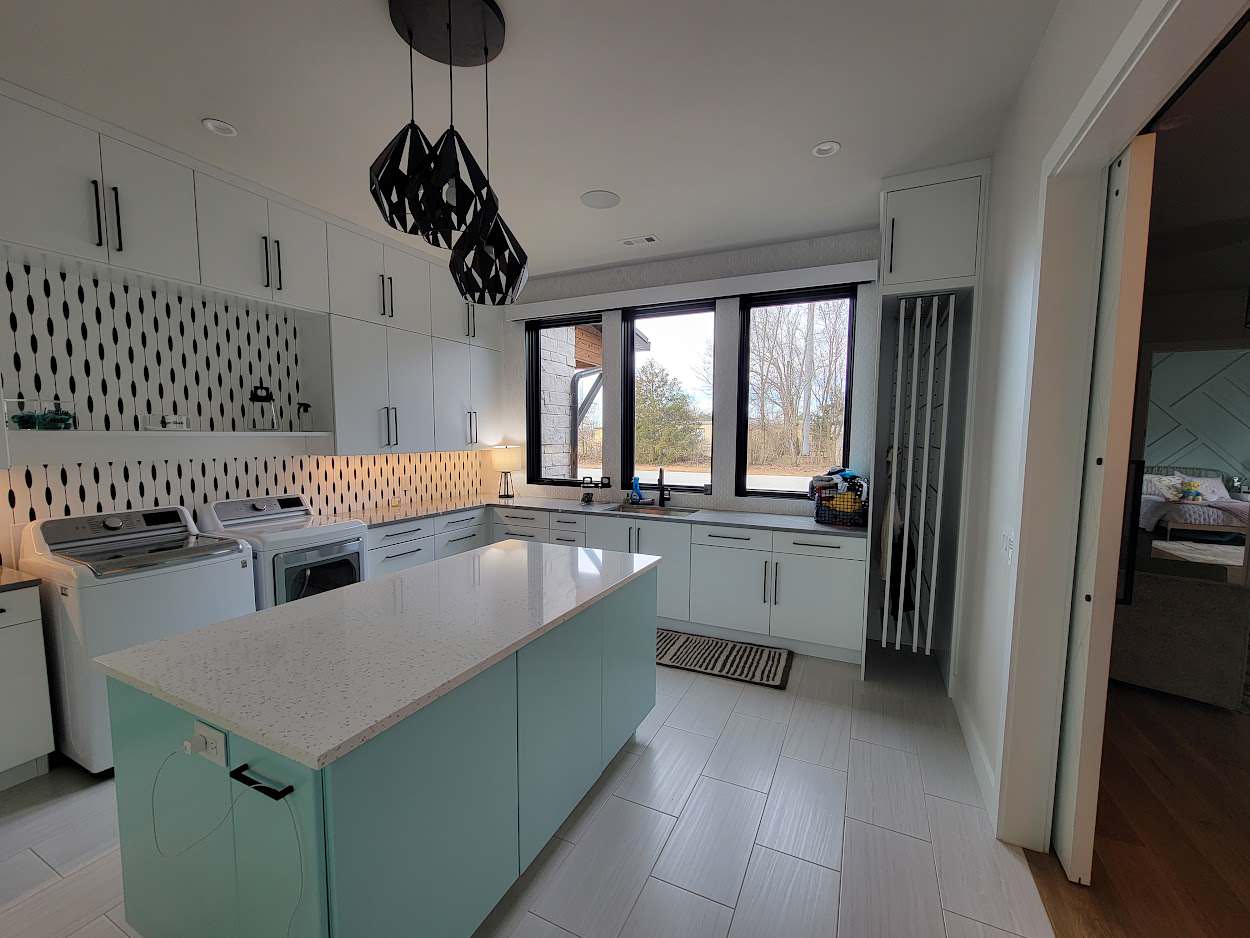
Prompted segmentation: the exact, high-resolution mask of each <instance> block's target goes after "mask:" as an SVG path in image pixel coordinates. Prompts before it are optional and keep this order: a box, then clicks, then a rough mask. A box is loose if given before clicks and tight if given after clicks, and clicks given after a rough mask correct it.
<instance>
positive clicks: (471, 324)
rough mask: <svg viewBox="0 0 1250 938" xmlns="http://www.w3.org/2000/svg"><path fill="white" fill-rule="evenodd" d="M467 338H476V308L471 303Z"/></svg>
mask: <svg viewBox="0 0 1250 938" xmlns="http://www.w3.org/2000/svg"><path fill="white" fill-rule="evenodd" d="M469 337H470V338H472V339H476V338H477V306H476V305H475V304H473V303H470V304H469Z"/></svg>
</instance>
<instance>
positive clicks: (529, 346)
mask: <svg viewBox="0 0 1250 938" xmlns="http://www.w3.org/2000/svg"><path fill="white" fill-rule="evenodd" d="M592 325H593V326H598V327H599V330H600V332H602V331H603V313H601V312H597V313H579V314H578V315H576V316H557V317H553V318H550V319H529V320H526V322H525V439H526V442H527V446H526V448H525V481H526V482H527V483H528V484H529V485H567V486H574V487H577V488H581V486H582V480H581V479H551V478H544V477H543V474H542V465H543V463H542V420H541V417H542V407H541V404H542V402H541V399H540V395H541V393H542V386H541V382H540V381H539V368H540V364H541V362H540V358H539V349H538V333H539V332H541V331H542V330H543V329H553V328H560V327H562V326H592ZM600 393H602V394H603V395H604V396H605V398H606V396H607V387H606V385H604V387H603V389H602V391H601V392H600ZM535 441H537V442H535ZM603 468H604V469H607V468H608V467H607V466H604V467H603ZM601 476H602V473H601ZM596 484H598V480H596Z"/></svg>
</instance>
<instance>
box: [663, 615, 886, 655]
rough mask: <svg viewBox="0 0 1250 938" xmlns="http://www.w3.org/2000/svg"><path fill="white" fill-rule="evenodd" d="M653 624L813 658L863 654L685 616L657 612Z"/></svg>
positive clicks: (850, 649)
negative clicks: (774, 647)
mask: <svg viewBox="0 0 1250 938" xmlns="http://www.w3.org/2000/svg"><path fill="white" fill-rule="evenodd" d="M655 622H656V625H657V626H659V627H660V628H662V629H671V630H672V631H674V632H690V633H692V634H694V635H709V636H711V637H712V638H726V639H729V640H730V641H732V642H750V643H751V644H753V645H774V646H776V647H777V648H788V649H789V650H790V651H792V652H794V653H795V654H799V655H810V656H811V657H813V658H826V659H828V660H830V661H845V662H848V663H849V664H861V663H862V662H863V658H864V655H863V653H862V652H858V651H855V649H853V648H837V647H835V646H833V645H818V644H816V643H815V642H803V641H798V640H796V639H792V638H781V637H779V636H777V635H761V634H760V633H759V632H743V631H740V630H739V629H724V628H721V627H720V626H717V625H704V624H703V623H702V622H687V621H685V620H684V619H666V618H664V617H663V616H656V620H655Z"/></svg>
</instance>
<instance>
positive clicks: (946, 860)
mask: <svg viewBox="0 0 1250 938" xmlns="http://www.w3.org/2000/svg"><path fill="white" fill-rule="evenodd" d="M928 805H929V826H930V827H931V828H932V830H933V853H934V857H935V859H936V860H937V870H938V880H939V882H940V883H941V886H942V906H943V907H944V908H946V909H948V910H949V911H951V912H956V913H958V914H959V915H963V916H966V917H967V918H971V919H975V920H976V921H978V922H984V923H985V924H987V925H993V926H995V927H996V928H1002V929H1004V930H1005V931H1009V932H1014V933H1015V934H1017V935H1023V936H1024V938H1053V934H1054V933H1053V932H1052V931H1051V928H1050V920H1049V919H1048V918H1047V917H1046V909H1045V908H1044V907H1043V906H1042V900H1041V897H1040V896H1039V895H1038V892H1037V886H1036V885H1034V883H1033V876H1032V874H1031V873H1030V872H1029V864H1028V861H1027V860H1026V859H1025V858H1024V851H1023V850H1021V849H1020V848H1019V847H1012V846H1010V845H1008V844H1005V843H1003V842H1002V841H999V840H996V839H995V838H994V833H993V830H992V829H991V827H990V819H989V816H988V815H987V814H986V813H985V811H983V810H982V809H980V808H973V807H970V806H969V805H965V804H957V803H955V802H953V801H946V800H945V799H942V798H933V797H930V798H929V801H928Z"/></svg>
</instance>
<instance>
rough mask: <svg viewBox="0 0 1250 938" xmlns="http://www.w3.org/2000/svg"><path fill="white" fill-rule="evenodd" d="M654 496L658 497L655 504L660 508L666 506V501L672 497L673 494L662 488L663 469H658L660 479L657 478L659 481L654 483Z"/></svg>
mask: <svg viewBox="0 0 1250 938" xmlns="http://www.w3.org/2000/svg"><path fill="white" fill-rule="evenodd" d="M656 494H657V495H658V496H659V497H658V498H657V499H656V504H657V505H659V506H660V507H661V508H663V507H664V506H665V505H667V504H668V500H669V499H670V498H672V497H673V493H672V492H670V491H669V490H668V489H666V488H665V487H664V469H663V467H661V468H660V478H659V481H657V482H656Z"/></svg>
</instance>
